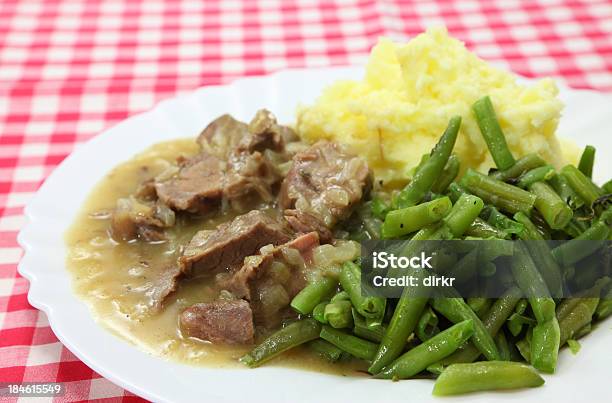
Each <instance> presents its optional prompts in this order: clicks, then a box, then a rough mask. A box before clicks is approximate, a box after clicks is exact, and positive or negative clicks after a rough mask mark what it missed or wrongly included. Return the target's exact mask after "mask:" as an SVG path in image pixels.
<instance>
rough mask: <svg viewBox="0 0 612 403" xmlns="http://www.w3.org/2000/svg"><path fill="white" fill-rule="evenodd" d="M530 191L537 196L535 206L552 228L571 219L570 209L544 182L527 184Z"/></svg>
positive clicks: (558, 227)
mask: <svg viewBox="0 0 612 403" xmlns="http://www.w3.org/2000/svg"><path fill="white" fill-rule="evenodd" d="M529 190H530V191H531V193H533V194H535V195H536V196H537V198H536V201H535V203H534V206H535V208H536V209H537V210H538V211H539V212H540V213H541V214H542V216H543V217H544V220H546V223H547V224H548V225H549V226H550V228H552V229H562V228H564V227H565V226H566V225H567V224H568V223H569V222H570V220H571V219H572V216H573V212H572V209H571V208H570V207H569V206H568V205H567V203H565V202H564V201H563V199H561V197H559V195H557V193H556V192H555V191H554V190H553V189H552V188H551V187H550V186H548V185H547V184H546V183H544V182H535V183H533V184H531V185H530V186H529Z"/></svg>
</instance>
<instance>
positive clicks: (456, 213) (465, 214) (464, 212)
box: [443, 194, 484, 237]
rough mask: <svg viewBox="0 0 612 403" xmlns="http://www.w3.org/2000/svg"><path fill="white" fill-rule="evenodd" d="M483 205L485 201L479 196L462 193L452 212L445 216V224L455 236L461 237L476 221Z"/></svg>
mask: <svg viewBox="0 0 612 403" xmlns="http://www.w3.org/2000/svg"><path fill="white" fill-rule="evenodd" d="M483 207H484V203H483V202H482V200H481V199H480V198H479V197H476V196H473V195H468V194H462V195H461V196H460V197H459V199H458V200H457V202H456V203H455V205H454V206H452V209H451V210H450V213H448V215H447V216H446V217H444V219H443V221H444V224H446V226H447V227H448V228H449V229H450V230H451V232H452V234H453V235H454V236H455V237H459V236H461V235H463V233H464V232H465V231H466V230H467V229H468V228H469V226H470V225H471V224H472V223H473V222H474V220H475V219H476V217H478V214H480V211H481V210H482V208H483Z"/></svg>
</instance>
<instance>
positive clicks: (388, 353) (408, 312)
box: [368, 270, 428, 374]
mask: <svg viewBox="0 0 612 403" xmlns="http://www.w3.org/2000/svg"><path fill="white" fill-rule="evenodd" d="M410 275H412V276H414V277H416V278H418V279H419V281H422V279H423V278H424V277H425V276H426V275H427V272H426V270H412V271H411V272H410ZM423 294H424V291H423V290H422V289H420V290H419V289H417V288H415V287H406V288H404V290H403V291H402V296H401V297H400V299H399V301H398V302H397V306H396V307H395V311H393V316H392V317H391V321H390V322H389V325H388V326H387V331H386V332H385V334H384V336H383V339H382V341H381V342H380V346H379V347H378V351H377V352H376V356H375V358H374V359H373V360H372V365H371V366H370V368H368V372H370V373H371V374H375V373H378V372H379V371H380V370H381V369H382V368H383V367H384V366H386V365H388V364H390V363H391V362H392V361H393V360H394V359H396V358H397V357H398V356H399V355H400V354H401V353H402V350H403V349H404V347H405V346H406V341H407V340H408V336H410V334H411V333H412V332H413V331H414V329H415V327H416V325H417V323H418V321H419V319H420V317H421V313H422V312H423V309H424V308H425V305H426V304H427V300H428V297H427V296H426V295H423Z"/></svg>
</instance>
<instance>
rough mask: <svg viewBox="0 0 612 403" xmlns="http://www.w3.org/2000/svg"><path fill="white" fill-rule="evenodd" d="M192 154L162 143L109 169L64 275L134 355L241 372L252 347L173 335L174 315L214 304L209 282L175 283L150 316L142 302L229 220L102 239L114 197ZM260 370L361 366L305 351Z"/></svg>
mask: <svg viewBox="0 0 612 403" xmlns="http://www.w3.org/2000/svg"><path fill="white" fill-rule="evenodd" d="M197 151H198V146H197V144H196V143H195V142H194V141H193V139H180V140H173V141H169V142H163V143H159V144H156V145H153V146H152V147H150V148H149V149H147V150H146V151H144V152H143V153H141V154H139V155H137V156H135V157H134V158H132V159H131V160H129V161H127V162H125V163H122V164H121V165H119V166H117V167H116V168H114V169H113V170H112V171H111V172H110V173H109V174H108V175H107V176H106V177H104V178H103V179H102V181H101V182H100V183H98V184H97V185H96V186H95V188H94V190H93V191H92V193H91V194H90V196H89V197H88V199H87V200H86V201H85V203H84V205H83V207H82V209H81V211H79V212H78V214H77V217H76V219H75V221H74V223H73V224H72V226H71V227H70V228H69V230H68V231H67V233H66V244H67V250H68V256H67V260H66V262H67V268H68V271H69V272H70V273H71V275H72V278H73V287H74V290H75V292H76V293H77V295H78V296H79V297H80V298H82V299H83V300H84V301H86V303H87V304H88V306H89V308H90V311H91V312H92V314H93V315H94V317H95V319H96V320H97V321H98V323H100V324H101V325H103V326H104V327H105V328H107V329H109V330H110V331H112V332H113V333H115V334H116V335H118V336H120V337H122V338H124V339H126V340H128V341H130V342H131V343H133V344H135V345H137V346H138V347H139V348H140V349H141V350H144V351H146V352H148V353H150V354H154V355H157V356H160V357H164V358H167V359H171V360H176V361H180V362H183V363H188V364H193V365H205V366H211V367H225V368H227V367H240V368H244V366H243V365H242V364H240V363H238V362H237V359H238V358H239V357H240V356H242V355H243V354H245V353H246V352H247V351H249V350H250V349H251V348H252V346H246V347H245V346H222V345H213V344H211V343H207V342H202V341H200V340H197V339H192V338H186V337H183V336H182V335H181V332H180V329H179V327H178V314H179V313H180V312H181V311H182V310H183V309H184V308H186V307H187V306H189V305H192V304H194V303H197V302H207V301H212V300H214V299H215V298H216V297H217V294H218V292H219V290H218V289H217V288H215V286H214V284H212V281H211V280H210V279H206V278H200V279H193V280H190V281H185V282H183V283H181V284H180V286H179V288H178V290H177V291H176V292H175V293H174V294H172V295H171V296H170V297H169V298H168V299H167V301H166V304H165V307H164V309H162V310H161V311H160V312H158V313H151V311H150V306H151V299H150V298H149V297H148V295H147V292H148V291H149V290H150V287H151V285H152V282H153V280H154V279H155V278H156V277H157V274H158V273H159V272H160V271H161V270H162V269H163V268H164V267H165V266H166V265H169V264H172V263H173V262H174V261H175V260H176V257H177V255H178V253H179V251H180V247H181V245H185V244H186V243H187V242H188V241H189V240H190V239H191V237H192V236H193V234H195V232H197V231H198V230H201V229H214V228H215V227H216V226H217V225H219V224H220V223H222V222H225V221H228V220H231V219H232V218H233V217H234V215H232V214H225V215H222V216H219V215H215V216H214V217H201V218H197V219H194V218H193V217H190V218H189V220H187V219H186V217H181V216H178V217H177V225H175V227H174V228H172V229H170V230H167V231H166V234H167V238H168V240H167V241H165V242H161V243H146V242H142V241H134V242H121V243H118V242H115V241H114V240H113V239H112V238H111V236H110V233H109V227H110V213H111V211H112V209H113V208H114V206H115V203H116V201H117V199H118V198H121V197H126V196H127V195H129V194H131V193H133V192H134V191H135V190H136V189H137V187H138V185H139V184H140V183H142V182H143V181H144V180H146V179H148V178H152V177H154V176H156V175H158V174H159V173H161V172H162V171H163V170H164V169H166V168H167V167H168V166H170V165H171V164H172V163H173V162H174V161H175V160H176V158H177V157H178V156H180V155H185V156H189V155H193V154H195V153H196V152H197ZM267 365H283V366H291V367H299V368H302V369H309V370H313V371H318V372H326V373H332V374H339V375H348V374H357V370H363V369H365V365H363V364H361V363H357V362H354V361H348V362H342V363H334V364H331V363H328V362H326V361H324V360H323V359H320V358H318V357H316V356H315V355H314V354H312V353H310V352H308V351H307V350H306V348H301V349H295V351H292V352H291V353H290V354H283V356H282V357H280V358H277V359H275V360H274V361H273V362H272V363H271V364H267ZM245 370H246V369H245Z"/></svg>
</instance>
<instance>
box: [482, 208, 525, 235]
mask: <svg viewBox="0 0 612 403" xmlns="http://www.w3.org/2000/svg"><path fill="white" fill-rule="evenodd" d="M481 216H482V217H483V218H484V217H487V222H488V223H489V224H491V225H492V226H494V227H496V228H499V229H500V230H502V231H504V233H505V234H506V235H511V234H520V233H521V232H523V224H520V223H518V222H516V221H514V220H512V219H511V218H508V217H507V216H506V215H505V214H502V213H500V212H499V210H498V209H496V208H495V207H493V206H487V207H485V208H484V209H483V212H482V214H481Z"/></svg>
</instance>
